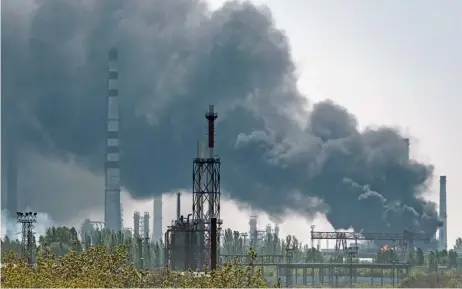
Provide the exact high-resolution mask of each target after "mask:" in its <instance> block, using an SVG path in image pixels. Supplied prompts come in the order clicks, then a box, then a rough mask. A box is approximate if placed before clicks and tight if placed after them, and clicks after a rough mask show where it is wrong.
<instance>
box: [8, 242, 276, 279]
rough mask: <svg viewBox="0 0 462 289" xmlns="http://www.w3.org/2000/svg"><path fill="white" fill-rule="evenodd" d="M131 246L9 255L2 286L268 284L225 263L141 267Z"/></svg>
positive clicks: (256, 274) (248, 271) (251, 270)
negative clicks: (199, 268) (132, 260)
mask: <svg viewBox="0 0 462 289" xmlns="http://www.w3.org/2000/svg"><path fill="white" fill-rule="evenodd" d="M127 252H128V251H127V248H126V247H124V246H118V247H116V248H114V249H113V250H111V251H109V249H107V247H106V246H98V247H91V248H89V249H88V250H84V251H82V252H79V253H77V252H75V251H72V252H70V253H68V254H66V255H64V256H63V257H56V256H55V255H53V254H51V253H50V252H49V251H48V252H46V253H45V254H42V255H41V256H38V257H37V263H36V265H34V266H29V265H28V264H27V261H26V260H24V259H21V258H19V257H18V256H17V255H16V254H15V253H10V254H8V255H7V256H5V258H4V260H3V264H2V277H1V285H2V287H9V288H14V287H16V288H18V287H22V288H31V287H35V288H40V287H41V288H45V287H48V288H58V287H61V288H90V287H91V288H98V287H99V288H107V287H113V288H127V287H131V288H133V287H138V288H142V287H183V288H184V287H190V288H192V287H196V288H197V287H202V288H210V287H217V288H225V287H228V288H229V287H231V288H233V287H234V288H239V287H240V288H245V287H254V288H264V287H268V286H267V284H266V282H265V281H264V279H263V278H262V276H261V274H260V270H259V269H255V268H253V267H252V266H248V267H240V266H236V265H235V264H230V263H228V264H225V265H224V266H223V267H222V268H219V269H217V270H214V271H212V272H203V273H198V272H192V271H189V272H174V271H170V270H168V269H167V268H165V269H161V270H137V269H135V267H134V265H133V264H129V263H128V261H127V260H128V253H127Z"/></svg>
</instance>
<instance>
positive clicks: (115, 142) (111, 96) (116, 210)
mask: <svg viewBox="0 0 462 289" xmlns="http://www.w3.org/2000/svg"><path fill="white" fill-rule="evenodd" d="M117 59H118V52H117V49H116V48H112V49H111V50H110V51H109V81H108V99H107V144H106V162H105V170H106V176H105V185H106V189H105V204H104V223H105V226H106V228H109V229H112V230H121V229H122V212H121V205H120V164H119V161H120V155H119V142H120V140H119V103H118V98H119V89H118V78H119V73H118V69H117Z"/></svg>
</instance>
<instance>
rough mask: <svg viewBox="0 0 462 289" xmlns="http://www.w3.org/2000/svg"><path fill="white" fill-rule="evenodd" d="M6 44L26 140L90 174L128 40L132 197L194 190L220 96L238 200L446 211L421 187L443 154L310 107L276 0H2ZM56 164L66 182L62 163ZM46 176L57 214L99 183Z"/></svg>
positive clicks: (334, 108)
mask: <svg viewBox="0 0 462 289" xmlns="http://www.w3.org/2000/svg"><path fill="white" fill-rule="evenodd" d="M307 29H316V27H307ZM2 42H3V45H2V71H3V75H2V102H3V103H13V104H15V105H17V107H19V108H20V109H19V113H17V114H16V115H14V116H11V117H13V118H15V119H16V120H17V121H18V122H20V125H19V128H18V130H19V135H20V141H21V142H20V146H21V149H22V150H23V151H24V152H29V153H33V154H35V155H40V156H41V158H45V159H59V160H60V163H61V164H62V166H65V165H66V164H67V163H68V162H69V161H68V160H69V159H70V160H72V165H73V166H78V167H79V168H80V169H81V170H84V171H86V172H91V174H92V175H95V176H101V174H102V172H103V164H104V163H103V162H104V147H105V142H106V133H105V130H106V123H105V116H106V115H105V114H106V88H107V83H106V81H107V80H106V74H107V72H106V68H107V63H106V59H107V51H108V49H109V48H110V47H112V46H116V47H117V48H118V50H119V73H120V75H119V79H120V81H119V85H120V88H119V91H120V106H121V128H120V138H121V151H122V154H121V158H122V159H121V169H122V185H123V186H124V187H125V188H126V189H127V190H128V191H129V192H130V193H131V194H132V196H133V197H135V198H138V199H152V197H153V195H155V194H160V193H161V192H168V191H172V190H173V189H176V188H181V187H191V173H190V172H191V171H190V169H191V166H192V158H193V157H194V155H195V154H196V152H195V143H196V140H197V137H203V139H204V140H205V138H206V123H205V121H204V119H203V116H204V113H205V110H206V109H207V107H208V105H209V104H214V105H215V111H217V112H218V113H219V115H220V117H219V119H218V121H217V123H216V145H215V148H216V151H215V152H216V153H217V154H219V155H220V157H221V160H222V163H223V170H222V186H223V189H224V190H225V191H227V192H230V193H231V195H232V197H234V198H236V199H239V200H241V201H246V202H248V203H250V204H251V205H252V207H253V208H256V209H263V210H265V211H267V212H269V213H271V214H272V215H274V216H275V217H278V216H281V214H282V213H283V212H284V211H285V209H287V208H289V209H291V210H292V211H293V212H298V213H301V214H304V215H305V216H307V217H311V216H313V215H314V214H315V213H316V212H325V213H327V217H328V219H329V221H330V222H331V223H332V224H333V225H334V226H335V227H338V228H340V227H343V228H345V227H349V226H353V227H354V228H355V229H358V230H360V229H364V230H366V231H381V230H389V231H399V230H402V229H405V228H406V229H412V230H417V231H426V232H432V233H434V232H435V231H436V228H437V225H438V224H439V223H440V221H439V218H438V214H437V212H436V209H435V204H433V203H430V202H426V201H424V200H422V199H421V197H420V196H421V193H422V192H423V191H424V190H425V189H426V187H427V184H428V181H429V180H430V178H431V176H432V174H433V167H432V166H431V165H428V164H424V163H419V162H416V161H408V162H403V161H402V160H403V157H405V155H406V149H405V148H404V147H403V145H402V144H403V140H402V139H403V136H402V135H400V134H399V133H398V132H397V131H395V130H393V129H391V128H387V127H381V128H377V129H366V130H365V131H360V130H358V125H357V121H356V118H355V117H354V116H353V115H351V114H350V113H349V112H348V111H347V110H346V109H345V108H343V107H341V106H338V105H336V104H334V103H333V102H331V101H323V102H320V103H315V104H313V105H312V107H311V109H310V111H309V112H307V111H306V110H305V109H304V108H305V107H307V101H306V98H305V97H304V96H303V95H301V93H300V92H299V91H298V90H297V86H296V82H297V77H296V71H295V70H296V69H295V64H294V63H293V60H292V57H291V53H290V46H289V44H288V41H287V38H286V35H285V34H284V32H283V31H280V30H278V29H276V28H275V27H274V24H273V20H272V18H271V13H270V12H269V11H268V9H267V8H265V7H257V6H254V5H252V4H250V3H238V2H230V3H227V4H225V5H224V6H223V7H221V8H220V9H218V10H216V11H210V10H209V9H208V8H207V6H206V5H205V3H204V2H202V1H183V0H176V1H171V0H157V1H141V0H140V1H137V0H130V1H125V0H124V1H122V0H98V1H96V0H93V1H92V0H81V1H77V0H76V1H68V0H63V1H59V0H54V1H51V0H50V1H47V0H42V1H35V2H33V1H26V0H24V1H19V0H9V1H8V0H6V1H2ZM6 100H9V101H8V102H7V101H6ZM3 103H2V105H3ZM300 119H304V120H305V123H300V121H299V120H300ZM2 129H3V128H2ZM20 165H21V167H22V168H28V167H30V166H32V165H33V164H32V163H31V161H30V160H29V159H27V158H23V159H22V161H21V164H20ZM46 173H47V170H45V169H42V170H41V175H42V177H45V176H44V174H46ZM49 173H51V172H49ZM52 176H53V179H54V180H56V181H58V180H59V179H60V173H59V171H58V172H56V171H54V172H53V175H52ZM35 178H36V177H35V175H34V174H31V175H29V177H28V178H26V179H23V180H22V182H25V183H27V184H32V183H33V184H34V188H33V190H24V193H25V194H26V195H27V194H29V195H28V196H32V195H33V194H37V196H41V197H40V199H39V200H38V201H37V202H40V200H49V201H48V202H49V203H48V204H47V203H45V202H42V203H40V204H41V206H42V207H43V208H44V209H46V211H47V212H49V213H50V214H51V216H52V217H53V218H54V219H56V220H65V219H66V218H70V216H69V215H71V212H75V210H81V209H85V208H87V207H90V206H91V204H93V203H94V199H95V198H98V199H99V198H102V195H103V190H102V189H101V190H96V189H95V190H93V191H92V190H85V191H83V192H82V194H85V192H87V193H86V194H85V196H87V199H88V200H87V201H85V202H84V201H81V202H65V201H63V202H62V203H60V204H53V198H54V197H55V196H67V197H69V198H71V197H72V196H73V195H71V192H72V190H71V189H68V190H67V189H66V190H59V191H58V190H50V189H49V187H50V186H49V184H42V185H40V184H41V183H43V182H39V181H37V180H36V179H35ZM87 179H89V177H86V178H83V177H82V178H81V179H79V183H80V185H79V186H78V187H79V188H80V186H83V187H84V186H86V184H87ZM26 187H27V186H26ZM46 188H48V190H47V189H46ZM95 188H96V186H95ZM74 189H75V188H74ZM152 192H155V193H154V194H153V193H152ZM85 204H87V205H85ZM76 208H77V209H76ZM64 210H66V212H65V213H64V212H63V211H64Z"/></svg>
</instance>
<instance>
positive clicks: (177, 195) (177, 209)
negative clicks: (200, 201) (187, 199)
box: [176, 192, 181, 220]
mask: <svg viewBox="0 0 462 289" xmlns="http://www.w3.org/2000/svg"><path fill="white" fill-rule="evenodd" d="M180 211H181V193H180V192H178V193H176V219H177V220H179V219H180Z"/></svg>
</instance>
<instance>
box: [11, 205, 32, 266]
mask: <svg viewBox="0 0 462 289" xmlns="http://www.w3.org/2000/svg"><path fill="white" fill-rule="evenodd" d="M16 215H17V219H18V223H21V224H22V248H21V249H22V250H21V251H22V256H23V257H24V256H26V257H27V261H28V263H29V264H32V254H33V252H32V250H33V249H34V246H33V244H34V235H33V232H32V228H34V223H36V222H37V213H32V212H26V213H21V212H17V213H16Z"/></svg>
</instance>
